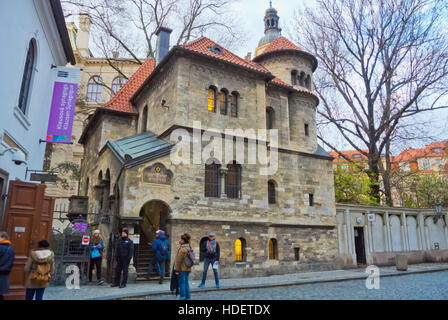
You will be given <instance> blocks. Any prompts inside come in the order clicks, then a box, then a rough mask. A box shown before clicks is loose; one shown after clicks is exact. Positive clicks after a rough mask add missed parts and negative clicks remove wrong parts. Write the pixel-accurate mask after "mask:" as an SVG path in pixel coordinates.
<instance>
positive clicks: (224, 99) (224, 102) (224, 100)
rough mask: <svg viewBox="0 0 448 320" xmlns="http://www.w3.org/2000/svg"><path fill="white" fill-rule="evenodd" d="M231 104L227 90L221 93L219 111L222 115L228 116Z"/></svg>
mask: <svg viewBox="0 0 448 320" xmlns="http://www.w3.org/2000/svg"><path fill="white" fill-rule="evenodd" d="M228 104H229V95H228V94H227V91H226V90H225V89H223V90H221V92H220V93H219V110H220V111H221V114H222V115H227V106H228Z"/></svg>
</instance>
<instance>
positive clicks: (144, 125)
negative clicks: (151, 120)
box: [142, 106, 148, 133]
mask: <svg viewBox="0 0 448 320" xmlns="http://www.w3.org/2000/svg"><path fill="white" fill-rule="evenodd" d="M147 129H148V106H145V107H144V108H143V112H142V133H143V132H146V131H147Z"/></svg>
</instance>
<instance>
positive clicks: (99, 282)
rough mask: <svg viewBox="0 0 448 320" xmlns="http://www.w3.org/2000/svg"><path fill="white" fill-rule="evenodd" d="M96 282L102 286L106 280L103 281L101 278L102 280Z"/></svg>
mask: <svg viewBox="0 0 448 320" xmlns="http://www.w3.org/2000/svg"><path fill="white" fill-rule="evenodd" d="M96 284H97V285H98V286H101V285H103V284H104V281H103V280H100V281H98V282H97V283H96Z"/></svg>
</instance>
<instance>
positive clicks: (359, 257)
mask: <svg viewBox="0 0 448 320" xmlns="http://www.w3.org/2000/svg"><path fill="white" fill-rule="evenodd" d="M355 252H356V261H357V263H358V266H360V265H361V266H363V265H365V264H366V250H365V245H364V229H363V228H360V227H355Z"/></svg>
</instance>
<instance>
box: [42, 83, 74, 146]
mask: <svg viewBox="0 0 448 320" xmlns="http://www.w3.org/2000/svg"><path fill="white" fill-rule="evenodd" d="M77 91H78V85H77V84H73V83H64V82H55V83H54V90H53V100H52V102H51V110H50V120H49V121H48V131H47V139H46V141H47V142H53V143H71V140H72V128H73V117H74V115H75V105H76V93H77Z"/></svg>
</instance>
